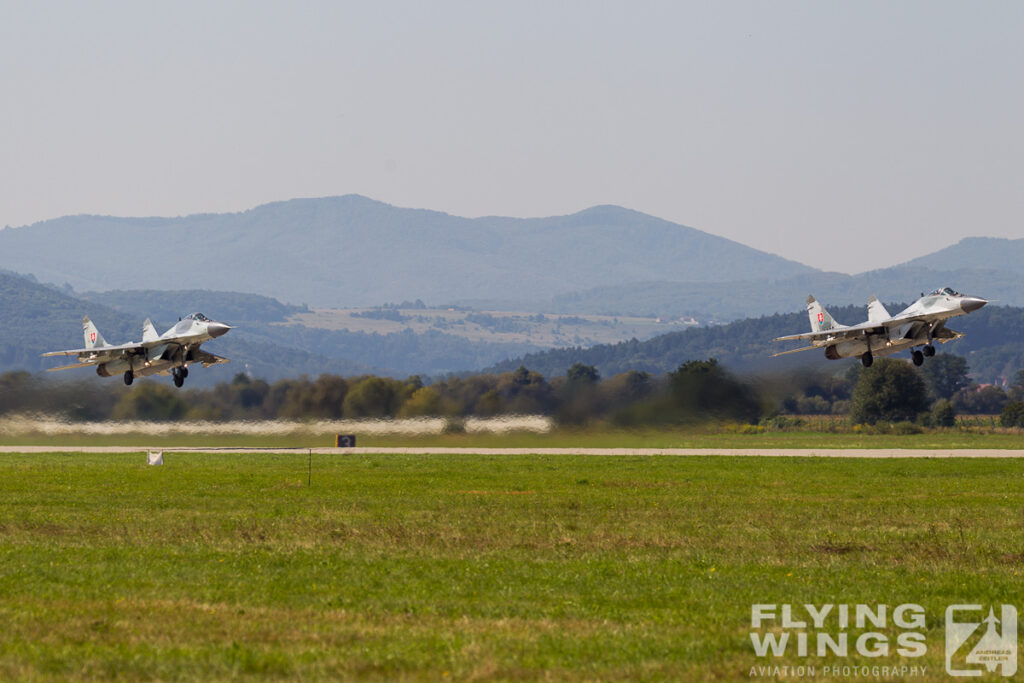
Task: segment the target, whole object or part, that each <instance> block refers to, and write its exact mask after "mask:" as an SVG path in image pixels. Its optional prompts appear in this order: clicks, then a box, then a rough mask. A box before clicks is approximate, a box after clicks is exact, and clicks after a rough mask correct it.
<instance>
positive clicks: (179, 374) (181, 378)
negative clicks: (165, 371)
mask: <svg viewBox="0 0 1024 683" xmlns="http://www.w3.org/2000/svg"><path fill="white" fill-rule="evenodd" d="M186 377H188V370H186V369H184V368H172V369H171V379H173V380H174V386H176V387H178V388H181V385H182V384H184V383H185V378H186Z"/></svg>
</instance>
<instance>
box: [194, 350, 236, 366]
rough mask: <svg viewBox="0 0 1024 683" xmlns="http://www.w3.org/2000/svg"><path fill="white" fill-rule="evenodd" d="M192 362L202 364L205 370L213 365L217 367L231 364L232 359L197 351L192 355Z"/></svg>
mask: <svg viewBox="0 0 1024 683" xmlns="http://www.w3.org/2000/svg"><path fill="white" fill-rule="evenodd" d="M191 357H192V360H193V361H194V362H196V363H202V364H203V367H204V368H208V367H210V366H211V365H217V364H218V363H230V362H231V359H230V358H224V357H223V356H215V355H213V354H212V353H207V352H206V351H200V350H198V349H197V350H195V351H193V352H192V354H191Z"/></svg>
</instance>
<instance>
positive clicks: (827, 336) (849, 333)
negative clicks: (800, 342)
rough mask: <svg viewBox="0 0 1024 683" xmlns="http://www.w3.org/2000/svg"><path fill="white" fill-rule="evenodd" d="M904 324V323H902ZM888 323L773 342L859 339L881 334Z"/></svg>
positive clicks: (842, 328)
mask: <svg viewBox="0 0 1024 683" xmlns="http://www.w3.org/2000/svg"><path fill="white" fill-rule="evenodd" d="M904 322H906V321H904ZM889 324H890V321H886V322H885V323H884V324H881V323H873V322H866V323H861V324H860V325H850V326H848V327H836V328H833V329H831V330H822V331H821V332H804V333H803V334H791V335H788V336H785V337H777V338H776V339H775V340H774V341H794V340H796V339H810V340H811V341H812V342H820V343H825V342H829V343H831V342H834V341H840V340H843V339H850V338H852V337H860V336H863V335H865V334H882V333H883V332H884V331H885V328H886V327H888V326H889Z"/></svg>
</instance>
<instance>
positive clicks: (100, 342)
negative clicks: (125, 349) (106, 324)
mask: <svg viewBox="0 0 1024 683" xmlns="http://www.w3.org/2000/svg"><path fill="white" fill-rule="evenodd" d="M82 331H83V332H84V333H85V348H87V349H93V348H96V347H97V346H106V345H107V340H106V339H104V338H103V335H102V334H100V331H99V330H97V329H96V325H94V324H93V322H92V321H91V320H89V316H85V317H84V318H82Z"/></svg>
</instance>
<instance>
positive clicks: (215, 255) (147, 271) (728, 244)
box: [0, 195, 814, 308]
mask: <svg viewBox="0 0 1024 683" xmlns="http://www.w3.org/2000/svg"><path fill="white" fill-rule="evenodd" d="M0 268H6V269H9V270H13V271H16V272H21V273H31V274H32V275H34V276H35V277H36V278H38V279H39V280H41V281H43V282H50V283H54V284H57V285H63V284H65V283H66V284H69V285H70V286H71V287H73V288H74V289H75V290H78V291H87V290H88V291H104V290H110V289H163V290H167V289H171V290H180V289H189V288H195V287H201V288H203V289H211V290H220V291H235V292H250V293H254V294H262V295H265V296H271V297H274V298H276V299H279V300H281V301H286V302H290V303H295V304H299V303H304V304H309V305H310V306H315V307H322V308H344V307H355V306H375V305H380V304H383V303H386V302H399V301H402V300H415V299H422V300H424V301H427V302H430V303H434V304H446V303H449V302H451V301H455V300H459V299H468V298H491V299H504V300H516V301H519V302H538V301H545V300H548V299H550V298H551V297H552V296H553V295H558V294H564V293H568V292H573V291H579V290H584V289H589V288H593V287H598V286H601V285H607V284H625V283H631V282H640V281H647V280H672V281H692V282H716V281H722V280H738V279H742V278H766V277H776V278H777V277H789V276H794V275H799V274H804V273H812V272H814V270H813V269H812V268H809V267H807V266H804V265H801V264H799V263H796V262H794V261H788V260H786V259H784V258H781V257H779V256H775V255H772V254H766V253H764V252H761V251H758V250H756V249H752V248H750V247H747V246H744V245H742V244H738V243H736V242H732V241H730V240H727V239H724V238H722V237H716V236H714V235H709V234H707V233H705V232H701V231H700V230H695V229H693V228H688V227H686V226H683V225H678V224H675V223H670V222H668V221H664V220H661V219H659V218H654V217H652V216H648V215H645V214H642V213H639V212H637V211H630V210H627V209H623V208H620V207H615V206H597V207H593V208H591V209H587V210H585V211H581V212H579V213H576V214H573V215H570V216H556V217H551V218H531V219H519V218H500V217H486V218H474V219H469V218H460V217H457V216H451V215H448V214H445V213H439V212H437V211H426V210H418V209H403V208H398V207H394V206H390V205H387V204H383V203H381V202H377V201H373V200H371V199H367V198H365V197H361V196H357V195H348V196H344V197H329V198H323V199H296V200H292V201H287V202H279V203H274V204H267V205H264V206H260V207H257V208H255V209H252V210H251V211H245V212H243V213H234V214H219V215H195V216H186V217H181V218H111V217H103V216H68V217H65V218H58V219H55V220H50V221H45V222H42V223H36V224H34V225H30V226H26V227H21V228H14V229H11V228H8V229H5V230H0Z"/></svg>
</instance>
